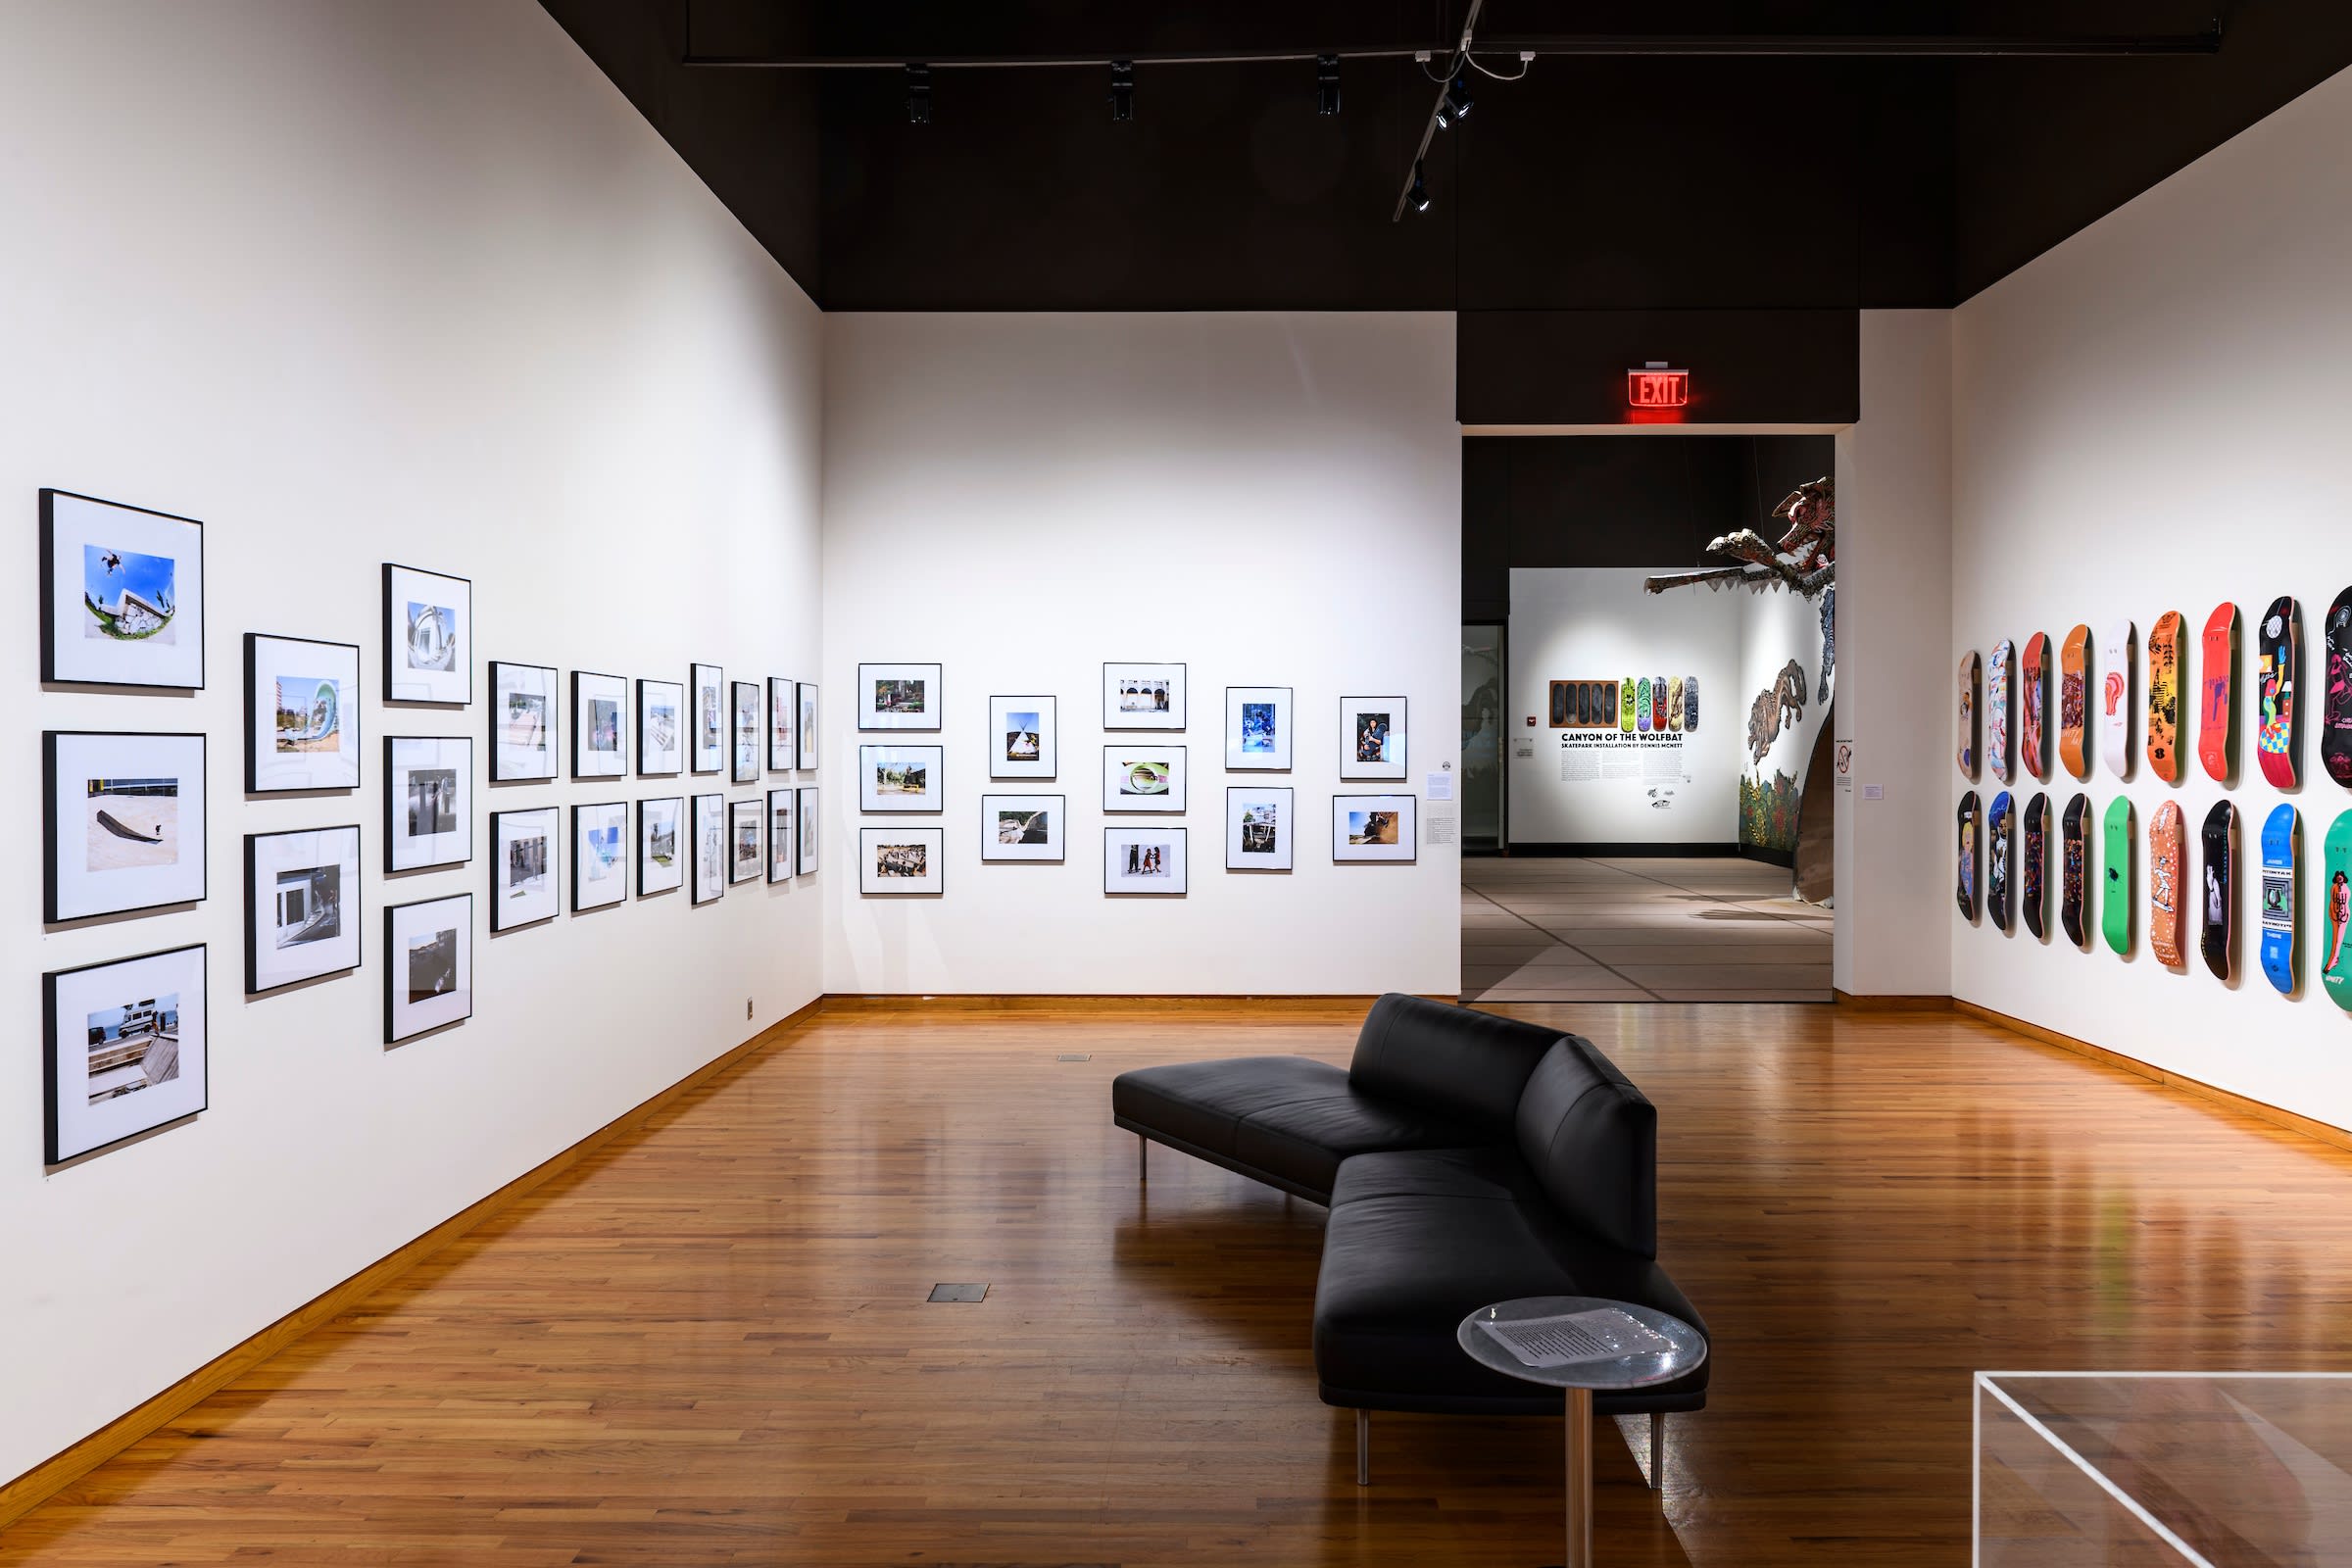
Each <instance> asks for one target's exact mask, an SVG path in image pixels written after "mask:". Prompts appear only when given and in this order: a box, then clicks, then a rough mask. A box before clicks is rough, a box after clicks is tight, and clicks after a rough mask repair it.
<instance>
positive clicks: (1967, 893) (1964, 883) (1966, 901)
mask: <svg viewBox="0 0 2352 1568" xmlns="http://www.w3.org/2000/svg"><path fill="white" fill-rule="evenodd" d="M1960 915H1961V918H1962V919H1966V920H1974V919H1975V918H1976V917H1977V792H1976V791H1975V790H1970V791H1969V792H1968V793H1967V794H1966V795H1963V796H1961V797H1960Z"/></svg>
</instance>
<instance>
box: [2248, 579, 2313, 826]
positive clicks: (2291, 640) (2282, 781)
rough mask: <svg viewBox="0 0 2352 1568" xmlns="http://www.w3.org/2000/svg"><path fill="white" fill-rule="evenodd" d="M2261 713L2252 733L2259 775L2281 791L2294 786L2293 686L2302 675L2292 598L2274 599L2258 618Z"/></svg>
mask: <svg viewBox="0 0 2352 1568" xmlns="http://www.w3.org/2000/svg"><path fill="white" fill-rule="evenodd" d="M2260 647H2261V650H2262V665H2261V675H2260V677H2259V679H2258V681H2257V683H2256V688H2255V689H2256V690H2257V691H2258V692H2260V693H2261V697H2262V711H2261V714H2260V716H2259V717H2258V718H2257V720H2256V724H2257V728H2256V729H2255V732H2254V751H2255V755H2256V756H2257V757H2258V758H2260V759H2261V760H2262V776H2263V777H2264V778H2267V779H2269V780H2270V781H2271V783H2272V784H2273V785H2275V786H2276V787H2278V788H2279V789H2282V790H2291V789H2293V788H2294V787H2295V686H2296V681H2297V677H2298V676H2300V675H2301V674H2302V667H2301V666H2302V653H2303V627H2302V623H2301V621H2300V620H2299V619H2298V617H2297V612H2296V610H2295V602H2294V600H2292V599H2276V600H2273V601H2272V602H2271V608H2270V609H2269V610H2268V611H2266V612H2264V613H2263V617H2262V640H2261V643H2260Z"/></svg>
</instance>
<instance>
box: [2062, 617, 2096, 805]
mask: <svg viewBox="0 0 2352 1568" xmlns="http://www.w3.org/2000/svg"><path fill="white" fill-rule="evenodd" d="M2089 681H2090V628H2089V627H2088V626H2077V627H2076V628H2075V629H2074V630H2073V631H2070V632H2068V633H2067V634H2066V642H2065V644H2064V645H2063V646H2062V647H2061V648H2060V649H2059V650H2058V760H2060V761H2062V762H2064V763H2065V764H2066V770H2067V771H2068V772H2069V773H2072V774H2074V775H2075V777H2077V778H2088V777H2090V753H2089V752H2088V751H2086V750H2085V749H2084V745H2083V738H2082V726H2083V724H2084V723H2085V722H2086V721H2087V720H2088V718H2089V716H2090V685H2089Z"/></svg>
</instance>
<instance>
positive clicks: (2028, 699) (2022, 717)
mask: <svg viewBox="0 0 2352 1568" xmlns="http://www.w3.org/2000/svg"><path fill="white" fill-rule="evenodd" d="M2049 703H2050V640H2049V638H2047V637H2045V636H2043V635H2042V634H2041V633H2040V632H2035V633H2034V635H2033V636H2031V637H2029V638H2027V639H2026V647H2025V651H2024V652H2023V653H2021V654H2019V655H2018V660H2017V760H2019V761H2020V762H2023V763H2024V764H2025V768H2026V771H2027V772H2029V773H2031V774H2033V775H2034V777H2035V778H2037V779H2040V780H2042V781H2043V782H2045V783H2046V782H2048V780H2049V776H2050V754H2049V748H2048V747H2047V745H2046V744H2045V743H2044V741H2043V729H2044V725H2043V719H2044V716H2045V715H2046V714H2047V713H2048V711H2049Z"/></svg>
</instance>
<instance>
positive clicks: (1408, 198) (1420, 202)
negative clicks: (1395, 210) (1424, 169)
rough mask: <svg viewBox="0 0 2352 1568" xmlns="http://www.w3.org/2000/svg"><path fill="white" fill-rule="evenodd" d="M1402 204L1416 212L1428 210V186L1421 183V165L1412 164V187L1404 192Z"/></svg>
mask: <svg viewBox="0 0 2352 1568" xmlns="http://www.w3.org/2000/svg"><path fill="white" fill-rule="evenodd" d="M1404 205H1405V206H1407V207H1410V208H1411V209H1412V210H1413V211H1414V212H1416V213H1426V212H1428V211H1429V187H1428V186H1427V185H1424V184H1422V183H1421V166H1420V165H1419V164H1415V165H1413V188H1412V189H1411V190H1408V191H1406V192H1405V193H1404Z"/></svg>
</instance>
